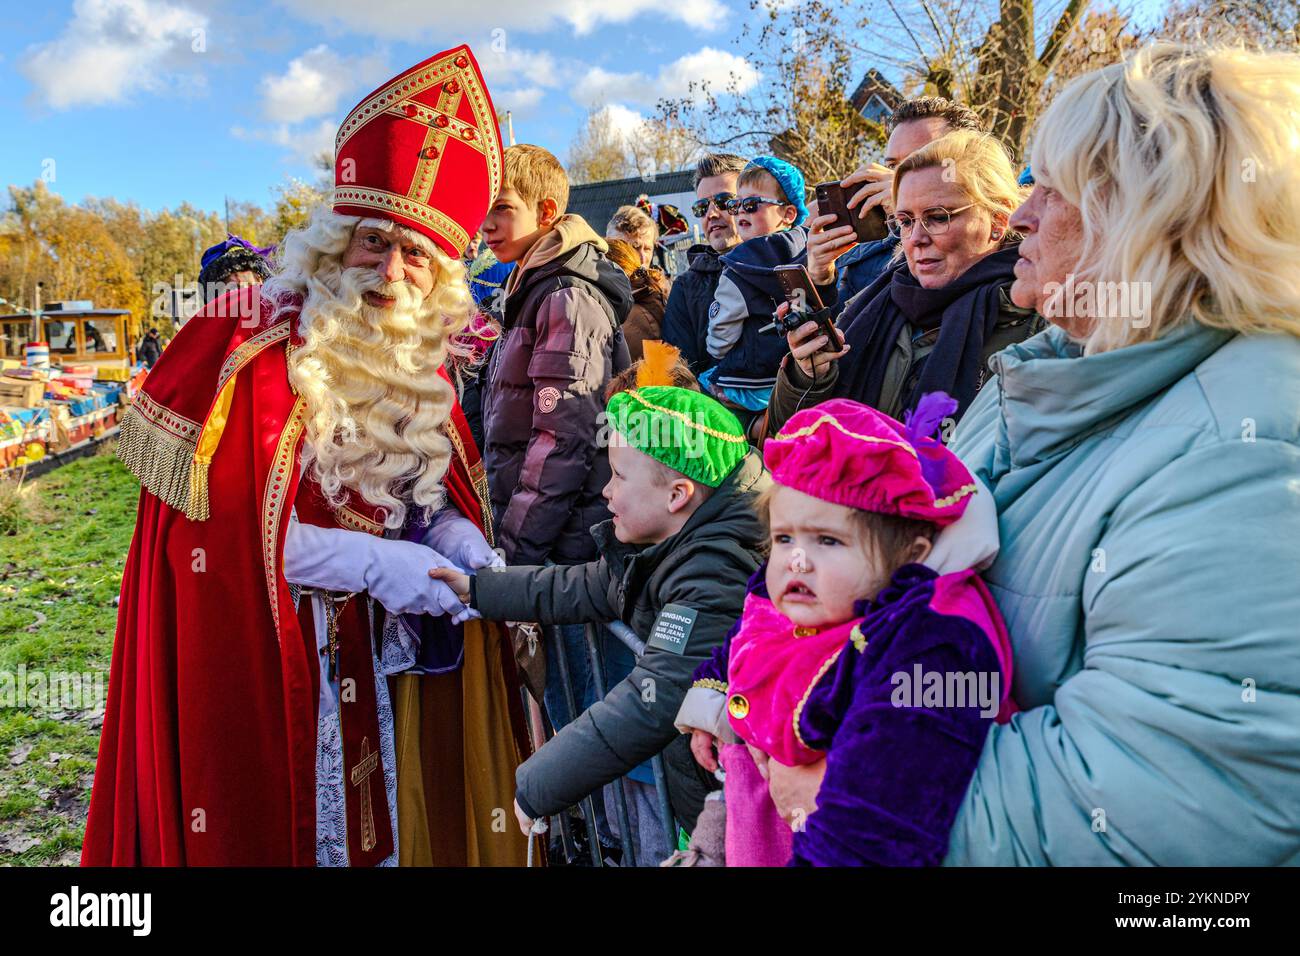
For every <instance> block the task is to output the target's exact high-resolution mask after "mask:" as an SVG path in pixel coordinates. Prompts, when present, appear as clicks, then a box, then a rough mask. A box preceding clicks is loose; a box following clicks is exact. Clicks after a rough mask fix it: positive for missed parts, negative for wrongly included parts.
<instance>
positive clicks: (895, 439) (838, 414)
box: [763, 392, 978, 527]
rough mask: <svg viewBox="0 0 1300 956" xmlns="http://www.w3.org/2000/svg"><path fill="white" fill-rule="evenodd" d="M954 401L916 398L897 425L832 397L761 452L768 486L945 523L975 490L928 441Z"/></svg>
mask: <svg viewBox="0 0 1300 956" xmlns="http://www.w3.org/2000/svg"><path fill="white" fill-rule="evenodd" d="M956 410H957V402H956V400H955V399H953V398H950V397H949V396H947V395H945V394H944V393H942V392H934V393H932V394H929V395H925V396H922V398H921V401H920V402H918V403H917V406H916V410H915V411H914V412H911V413H909V414H908V416H907V423H906V424H905V425H904V424H900V423H899V422H897V421H895V420H894V419H892V418H890V417H889V416H888V415H885V414H882V413H881V412H878V411H876V410H875V409H874V408H871V407H870V406H868V405H863V404H862V403H861V402H853V401H849V400H848V399H846V398H836V399H832V400H831V401H828V402H823V403H822V404H820V405H817V406H815V407H813V408H808V409H804V410H803V411H801V412H797V413H796V414H795V415H793V416H792V417H791V418H790V420H789V421H787V422H786V423H785V426H784V427H783V428H782V429H781V431H780V433H779V434H778V435H776V436H775V437H774V438H769V439H768V440H767V442H766V443H765V444H764V446H763V460H764V461H765V462H766V464H767V467H768V469H769V470H770V471H771V472H772V480H773V481H775V482H776V483H777V484H781V485H786V486H787V487H790V488H794V489H796V490H797V491H802V492H803V493H804V494H807V495H812V496H813V497H814V498H820V499H822V500H823V501H830V502H834V503H835V504H839V505H844V506H845V507H848V508H857V509H859V510H862V511H874V512H877V513H880V514H892V515H899V516H900V517H904V518H915V519H917V520H920V521H929V522H932V523H933V524H935V525H938V526H939V527H945V526H947V525H950V524H952V523H953V522H954V521H956V520H957V519H958V518H960V517H961V516H962V513H963V512H964V511H965V510H966V503H967V501H968V500H969V498H970V496H971V495H972V494H974V493H975V491H976V489H977V488H978V485H977V484H976V482H975V479H974V478H972V477H971V473H970V471H968V470H967V468H966V466H965V465H964V464H962V462H961V459H960V458H958V457H957V456H956V455H954V454H953V453H952V452H951V451H949V450H948V449H947V448H946V447H945V446H944V444H943V443H942V442H941V441H940V440H939V439H938V438H937V437H935V433H936V432H937V431H938V430H939V427H940V425H941V424H942V423H943V420H944V419H945V418H946V417H948V416H949V415H951V414H953V412H955V411H956Z"/></svg>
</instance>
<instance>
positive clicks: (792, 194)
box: [745, 156, 808, 226]
mask: <svg viewBox="0 0 1300 956" xmlns="http://www.w3.org/2000/svg"><path fill="white" fill-rule="evenodd" d="M755 166H757V167H759V168H760V169H764V170H766V171H767V172H769V173H771V174H772V178H773V179H775V180H776V182H777V185H778V186H780V187H781V192H783V193H785V198H786V201H788V202H789V203H790V205H792V206H794V208H795V209H797V210H799V214H798V215H797V216H795V220H794V225H796V226H799V225H802V224H803V221H804V220H805V219H807V218H808V204H807V203H806V202H804V188H805V187H804V178H803V172H802V170H800V169H799V167H798V166H796V165H794V164H793V163H787V162H786V161H785V160H784V159H777V158H776V157H775V156H756V157H754V158H753V159H751V160H750V161H749V165H747V166H746V167H745V169H747V170H748V169H752V168H753V167H755Z"/></svg>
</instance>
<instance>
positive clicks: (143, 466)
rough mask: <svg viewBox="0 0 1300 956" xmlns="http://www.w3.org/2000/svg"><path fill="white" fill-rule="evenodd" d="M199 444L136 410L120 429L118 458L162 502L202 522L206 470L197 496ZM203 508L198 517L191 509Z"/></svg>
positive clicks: (128, 415)
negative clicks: (196, 474) (195, 465)
mask: <svg viewBox="0 0 1300 956" xmlns="http://www.w3.org/2000/svg"><path fill="white" fill-rule="evenodd" d="M196 447H197V445H196V443H195V442H192V441H187V440H186V439H184V438H180V437H178V436H177V435H174V434H172V433H171V432H169V431H167V430H166V429H163V428H160V427H159V426H157V425H155V424H153V423H152V422H150V421H148V420H147V419H146V418H145V417H144V415H142V414H141V413H140V411H139V410H138V409H136V408H134V407H132V408H130V409H128V410H127V413H126V416H125V417H124V418H123V419H122V423H121V425H120V426H119V432H118V443H117V456H118V458H120V459H121V460H122V463H123V464H124V465H126V467H127V470H128V471H130V472H131V474H133V475H135V477H136V478H137V479H138V480H139V482H140V484H142V485H144V487H145V490H147V491H148V492H149V493H150V494H152V495H154V496H155V497H156V498H157V499H158V500H159V501H161V502H163V503H164V504H166V505H170V506H171V507H173V508H175V509H176V510H177V511H181V512H184V514H185V516H186V517H187V518H190V519H191V520H194V521H202V520H204V519H205V518H207V516H208V491H207V468H206V467H204V468H202V471H201V476H200V480H201V481H202V490H201V492H200V493H199V494H198V495H197V496H196V495H195V493H194V489H195V483H194V478H195V470H194V464H195V463H194V452H195V449H196ZM194 504H199V505H201V507H202V517H196V515H195V513H194V512H193V511H192V506H193V505H194Z"/></svg>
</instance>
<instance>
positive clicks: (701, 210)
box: [691, 193, 736, 219]
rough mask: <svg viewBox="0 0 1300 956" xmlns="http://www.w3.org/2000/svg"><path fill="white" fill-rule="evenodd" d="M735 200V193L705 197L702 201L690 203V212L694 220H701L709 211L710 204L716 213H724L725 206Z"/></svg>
mask: <svg viewBox="0 0 1300 956" xmlns="http://www.w3.org/2000/svg"><path fill="white" fill-rule="evenodd" d="M735 198H736V195H735V193H718V194H717V195H716V196H706V197H705V198H704V199H697V200H695V202H693V203H691V212H692V213H694V214H695V218H696V219H703V218H704V216H705V214H706V213H707V212H708V211H709V206H710V204H712V205H713V206H714V207H715V208H716V209H717V210H718V212H726V211H727V204H728V203H730V202H731V201H732V200H733V199H735Z"/></svg>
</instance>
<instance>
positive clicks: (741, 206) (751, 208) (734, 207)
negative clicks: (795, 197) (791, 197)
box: [727, 196, 790, 216]
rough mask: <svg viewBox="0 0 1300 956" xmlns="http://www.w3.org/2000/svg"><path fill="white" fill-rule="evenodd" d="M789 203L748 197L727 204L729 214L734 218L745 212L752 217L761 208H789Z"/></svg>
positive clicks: (760, 197) (759, 197) (761, 197)
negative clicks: (737, 214)
mask: <svg viewBox="0 0 1300 956" xmlns="http://www.w3.org/2000/svg"><path fill="white" fill-rule="evenodd" d="M788 205H790V204H789V203H786V202H782V201H781V200H779V199H767V198H765V197H763V196H746V197H745V198H744V199H732V200H731V201H730V202H729V203H727V212H729V213H731V214H732V215H733V216H734V215H735V214H736V213H738V212H743V213H744V214H745V215H747V216H752V215H753V214H754V213H756V212H758V210H759V207H760V206H788Z"/></svg>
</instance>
